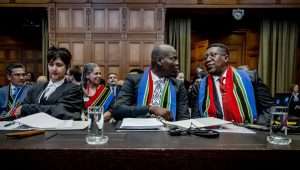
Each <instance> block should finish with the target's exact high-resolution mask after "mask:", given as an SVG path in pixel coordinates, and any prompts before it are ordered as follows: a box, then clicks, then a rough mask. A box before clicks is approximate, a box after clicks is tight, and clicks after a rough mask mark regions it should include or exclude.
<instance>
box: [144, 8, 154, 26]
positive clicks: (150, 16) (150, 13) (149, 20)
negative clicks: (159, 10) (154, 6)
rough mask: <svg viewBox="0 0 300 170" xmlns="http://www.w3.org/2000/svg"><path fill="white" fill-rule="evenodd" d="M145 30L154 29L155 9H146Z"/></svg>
mask: <svg viewBox="0 0 300 170" xmlns="http://www.w3.org/2000/svg"><path fill="white" fill-rule="evenodd" d="M143 16H144V18H143V21H144V30H145V31H154V20H155V13H154V10H144V15H143Z"/></svg>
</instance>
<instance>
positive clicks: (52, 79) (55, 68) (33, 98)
mask: <svg viewBox="0 0 300 170" xmlns="http://www.w3.org/2000/svg"><path fill="white" fill-rule="evenodd" d="M47 59H48V72H49V82H46V83H41V84H36V85H34V86H33V87H32V89H31V90H30V91H29V92H28V95H27V97H26V99H25V101H24V103H23V104H22V105H21V106H20V107H18V108H17V109H16V115H21V116H26V115H30V114H34V113H38V112H45V113H48V114H49V115H52V116H54V117H56V118H59V119H75V120H76V119H80V113H81V108H82V104H83V101H82V90H81V88H80V86H78V85H75V84H73V83H69V82H68V81H66V80H65V74H66V71H67V69H68V67H69V65H70V62H71V53H70V52H69V51H68V50H67V49H65V48H56V47H51V48H49V50H48V53H47Z"/></svg>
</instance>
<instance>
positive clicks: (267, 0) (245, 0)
mask: <svg viewBox="0 0 300 170" xmlns="http://www.w3.org/2000/svg"><path fill="white" fill-rule="evenodd" d="M239 1H240V4H276V0H263V1H262V0H239Z"/></svg>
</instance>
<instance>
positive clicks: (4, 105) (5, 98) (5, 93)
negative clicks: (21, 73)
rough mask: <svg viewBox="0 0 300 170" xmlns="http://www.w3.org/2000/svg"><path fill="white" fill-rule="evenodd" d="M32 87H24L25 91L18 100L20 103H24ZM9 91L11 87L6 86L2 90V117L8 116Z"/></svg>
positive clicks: (0, 106) (0, 109) (0, 107)
mask: <svg viewBox="0 0 300 170" xmlns="http://www.w3.org/2000/svg"><path fill="white" fill-rule="evenodd" d="M29 89H30V86H28V85H26V86H25V87H24V91H23V93H22V95H21V96H20V98H19V99H18V100H17V102H18V103H22V102H23V101H24V99H25V98H26V96H27V92H28V91H29ZM8 90H9V86H8V85H7V86H4V87H2V88H0V115H4V114H6V109H7V104H8V93H9V92H8Z"/></svg>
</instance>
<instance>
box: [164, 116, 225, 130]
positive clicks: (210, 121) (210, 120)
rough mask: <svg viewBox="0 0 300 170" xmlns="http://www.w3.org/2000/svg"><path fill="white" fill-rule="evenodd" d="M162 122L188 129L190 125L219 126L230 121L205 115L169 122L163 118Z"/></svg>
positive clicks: (198, 126) (201, 126)
mask: <svg viewBox="0 0 300 170" xmlns="http://www.w3.org/2000/svg"><path fill="white" fill-rule="evenodd" d="M163 123H164V124H166V125H167V126H170V127H172V126H175V127H179V128H183V129H188V128H191V127H193V128H204V127H212V126H220V125H225V124H230V123H231V122H229V121H226V120H223V119H218V118H214V117H206V118H197V119H188V120H180V121H175V122H169V121H165V120H163Z"/></svg>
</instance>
